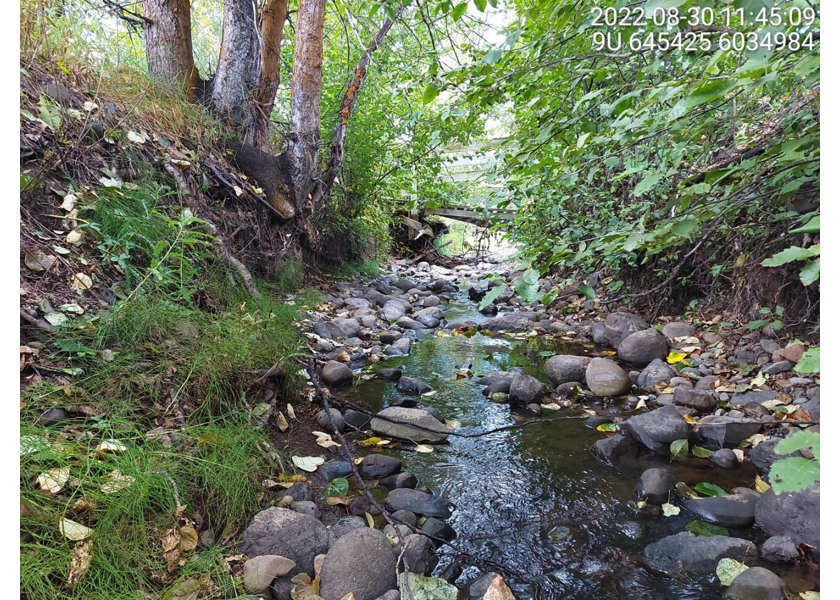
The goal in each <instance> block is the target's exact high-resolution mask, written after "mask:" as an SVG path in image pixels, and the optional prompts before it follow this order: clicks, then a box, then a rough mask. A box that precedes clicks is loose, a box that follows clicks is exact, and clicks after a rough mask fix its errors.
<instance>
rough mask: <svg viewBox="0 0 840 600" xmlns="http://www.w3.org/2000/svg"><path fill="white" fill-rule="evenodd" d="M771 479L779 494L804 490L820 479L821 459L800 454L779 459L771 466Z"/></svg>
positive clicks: (771, 483)
mask: <svg viewBox="0 0 840 600" xmlns="http://www.w3.org/2000/svg"><path fill="white" fill-rule="evenodd" d="M779 443H781V442H779ZM769 479H770V485H771V486H772V488H773V491H774V492H776V493H777V494H778V493H781V492H799V491H802V490H804V489H806V488H808V487H810V486H811V484H813V483H814V482H815V481H819V479H820V461H818V460H810V459H807V458H803V457H800V456H793V457H791V458H783V459H782V460H777V461H776V462H774V463H773V466H772V467H770V475H769Z"/></svg>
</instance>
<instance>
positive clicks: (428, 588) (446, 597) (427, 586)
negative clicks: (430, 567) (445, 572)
mask: <svg viewBox="0 0 840 600" xmlns="http://www.w3.org/2000/svg"><path fill="white" fill-rule="evenodd" d="M406 588H408V589H410V590H411V597H413V598H415V599H416V600H457V598H458V588H456V587H455V586H454V585H451V584H450V583H448V582H447V581H446V580H445V579H439V578H437V577H425V576H423V575H418V574H416V573H400V589H402V590H405V589H406ZM406 596H408V594H406Z"/></svg>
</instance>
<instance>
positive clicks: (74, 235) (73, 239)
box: [64, 229, 82, 244]
mask: <svg viewBox="0 0 840 600" xmlns="http://www.w3.org/2000/svg"><path fill="white" fill-rule="evenodd" d="M81 239H82V234H81V232H80V231H79V230H78V229H74V230H73V231H71V232H70V233H68V234H67V237H66V238H64V241H65V242H67V243H68V244H78V243H79V240H81Z"/></svg>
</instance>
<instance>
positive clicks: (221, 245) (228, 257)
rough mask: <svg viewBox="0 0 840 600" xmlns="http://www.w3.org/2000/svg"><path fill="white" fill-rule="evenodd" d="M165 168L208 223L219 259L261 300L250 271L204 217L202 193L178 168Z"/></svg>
mask: <svg viewBox="0 0 840 600" xmlns="http://www.w3.org/2000/svg"><path fill="white" fill-rule="evenodd" d="M163 168H164V170H165V171H166V172H167V173H169V174H170V175H171V176H172V178H173V179H174V180H175V183H176V184H177V185H178V189H179V190H180V191H181V193H182V194H183V196H184V201H185V202H186V204H187V206H188V207H189V209H190V210H191V211H192V213H193V214H194V215H195V216H196V217H198V218H200V219H201V220H203V221H204V222H206V223H207V228H208V229H209V230H210V234H211V235H212V236H213V239H214V240H215V241H216V250H217V251H218V254H219V258H221V259H222V260H224V261H225V262H227V263H228V264H229V265H230V266H231V267H233V269H234V270H235V271H236V272H237V273H238V274H239V277H240V278H241V279H242V282H243V283H244V284H245V288H246V289H247V290H248V292H250V294H251V295H252V296H253V297H254V298H259V297H260V292H259V290H257V286H256V285H255V284H254V278H253V277H252V276H251V272H250V271H249V270H248V267H246V266H245V265H243V264H242V262H241V261H240V260H239V259H238V258H236V257H235V256H234V255H233V254H231V252H230V250H228V247H227V244H225V242H224V240H223V239H222V236H221V234H220V233H219V231H218V229H217V228H216V226H215V225H214V224H213V222H212V221H211V220H210V219H209V218H207V217H206V216H205V215H204V210H203V207H202V206H201V205H200V204H199V202H198V201H197V200H196V194H197V193H200V192H194V191H193V189H194V188H193V186H191V185H190V182H189V181H187V178H186V177H185V176H184V174H183V173H182V172H181V171H180V170H179V169H178V167H176V166H175V165H173V164H172V163H170V162H169V161H165V162H164V163H163Z"/></svg>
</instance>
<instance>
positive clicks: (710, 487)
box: [694, 481, 726, 496]
mask: <svg viewBox="0 0 840 600" xmlns="http://www.w3.org/2000/svg"><path fill="white" fill-rule="evenodd" d="M694 489H695V490H697V493H699V494H703V495H704V496H726V491H725V490H724V489H723V488H722V487H720V486H719V485H715V484H713V483H707V482H705V481H701V482H700V483H698V484H697V485H695V486H694Z"/></svg>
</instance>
